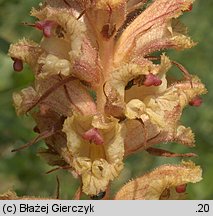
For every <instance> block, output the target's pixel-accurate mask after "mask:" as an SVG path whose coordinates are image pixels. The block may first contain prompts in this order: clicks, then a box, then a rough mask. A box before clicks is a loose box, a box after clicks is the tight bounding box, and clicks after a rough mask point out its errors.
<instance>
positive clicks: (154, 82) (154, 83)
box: [143, 73, 162, 87]
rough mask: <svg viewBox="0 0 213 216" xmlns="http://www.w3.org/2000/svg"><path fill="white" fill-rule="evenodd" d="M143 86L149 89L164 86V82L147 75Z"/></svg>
mask: <svg viewBox="0 0 213 216" xmlns="http://www.w3.org/2000/svg"><path fill="white" fill-rule="evenodd" d="M143 84H144V85H145V86H147V87H149V86H159V85H161V84H162V80H161V79H160V78H158V77H157V76H156V75H154V74H152V73H150V74H148V75H146V77H145V80H144V82H143Z"/></svg>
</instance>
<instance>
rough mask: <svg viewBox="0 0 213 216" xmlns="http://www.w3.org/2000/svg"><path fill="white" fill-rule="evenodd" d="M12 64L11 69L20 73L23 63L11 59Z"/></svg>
mask: <svg viewBox="0 0 213 216" xmlns="http://www.w3.org/2000/svg"><path fill="white" fill-rule="evenodd" d="M12 59H13V61H14V63H13V69H14V71H16V72H21V71H22V70H23V61H22V60H20V59H17V58H12Z"/></svg>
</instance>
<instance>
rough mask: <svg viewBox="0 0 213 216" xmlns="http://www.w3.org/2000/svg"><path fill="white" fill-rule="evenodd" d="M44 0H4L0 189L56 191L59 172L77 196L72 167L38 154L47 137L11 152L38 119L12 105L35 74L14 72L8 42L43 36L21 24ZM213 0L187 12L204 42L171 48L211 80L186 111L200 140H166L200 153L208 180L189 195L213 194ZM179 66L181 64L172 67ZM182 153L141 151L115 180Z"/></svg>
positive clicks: (67, 195) (66, 193)
mask: <svg viewBox="0 0 213 216" xmlns="http://www.w3.org/2000/svg"><path fill="white" fill-rule="evenodd" d="M39 2H40V0H30V1H26V0H10V1H8V0H0V193H2V192H5V191H7V189H14V190H15V191H16V192H17V194H18V195H20V196H21V195H34V196H42V197H50V196H55V194H56V188H57V183H56V175H57V176H58V177H59V179H60V183H61V196H60V198H63V199H71V198H72V196H73V194H74V192H75V190H76V188H77V186H78V182H77V181H76V180H74V179H73V178H72V176H71V175H70V174H68V173H67V172H66V171H58V172H55V173H52V174H49V175H46V174H45V172H46V171H48V170H49V169H51V167H49V166H48V165H46V164H45V163H44V161H43V160H42V159H40V158H39V157H38V156H37V155H36V150H37V149H38V148H39V146H40V147H41V146H43V145H44V144H43V143H42V142H41V143H39V144H38V145H35V146H33V147H31V148H29V149H27V150H23V151H21V152H18V153H11V150H12V149H14V148H17V147H18V146H20V145H23V144H25V143H26V142H27V141H29V140H30V139H32V138H33V137H34V136H35V134H34V133H33V132H32V128H33V127H34V123H33V121H32V119H31V118H30V117H28V116H25V117H17V116H16V114H15V112H14V108H13V106H12V99H11V98H12V92H13V91H17V90H19V89H22V88H23V87H26V86H27V85H29V84H30V83H31V82H32V80H33V77H32V74H31V72H30V70H29V68H28V67H25V69H24V72H22V73H19V74H17V73H14V72H13V70H12V61H11V60H10V58H9V57H8V56H7V50H8V46H9V44H10V43H12V42H16V41H17V40H18V39H20V38H22V37H27V38H31V39H34V40H35V41H39V40H40V37H41V34H40V33H39V32H37V31H34V30H33V29H32V28H29V27H25V26H23V25H21V22H31V21H32V20H33V19H32V18H31V17H29V11H30V9H31V7H32V6H37V5H38V3H39ZM212 11H213V1H212V0H205V1H203V0H197V1H196V3H195V4H194V7H193V10H192V12H191V13H185V14H184V16H183V17H182V18H181V19H182V20H183V21H184V23H185V24H186V25H187V26H188V27H189V33H190V35H191V36H192V38H193V39H194V40H195V41H197V42H199V43H198V45H197V46H196V47H195V48H193V49H191V50H186V51H183V52H174V51H169V53H168V55H169V56H170V57H171V58H172V59H174V60H176V61H179V62H180V63H182V64H183V65H184V66H185V67H186V68H187V69H189V70H190V72H191V73H193V74H197V75H198V76H199V77H200V78H201V79H202V81H203V82H204V83H205V84H206V87H207V89H208V91H209V93H208V94H207V95H205V96H204V97H203V99H204V103H203V105H202V106H201V107H200V108H195V107H188V108H187V109H186V110H185V111H184V115H183V117H182V122H184V124H185V125H187V126H191V127H192V129H193V131H194V132H195V134H196V143H197V146H196V148H194V149H187V148H185V147H183V146H180V145H178V144H173V143H170V144H169V143H168V144H161V145H159V146H162V145H163V147H164V148H165V149H168V150H172V151H174V152H182V153H184V152H189V151H193V152H195V153H197V154H198V155H199V157H198V158H195V159H193V161H195V163H197V164H200V165H201V166H202V168H203V181H201V182H200V183H198V184H195V185H189V186H188V192H189V199H213V184H212V182H213V141H212V140H213V108H212V105H213V102H212V101H213V92H212V90H213V73H212V70H211V67H212V66H211V65H212V62H213V26H212V20H213V13H212ZM172 70H173V71H176V69H175V68H173V69H172ZM180 161H181V159H168V158H158V157H153V156H150V155H148V154H147V153H146V152H141V153H138V154H136V155H133V156H131V157H129V158H128V159H127V160H126V166H125V169H124V170H123V172H122V174H121V175H120V177H119V179H117V180H116V181H114V182H113V184H112V188H113V192H115V191H116V190H117V189H118V188H119V187H120V186H121V185H122V184H123V183H126V182H127V181H128V180H129V179H132V178H135V177H138V176H141V175H142V174H143V173H144V172H146V171H148V170H151V169H153V168H154V167H156V166H158V165H160V164H165V163H178V162H180Z"/></svg>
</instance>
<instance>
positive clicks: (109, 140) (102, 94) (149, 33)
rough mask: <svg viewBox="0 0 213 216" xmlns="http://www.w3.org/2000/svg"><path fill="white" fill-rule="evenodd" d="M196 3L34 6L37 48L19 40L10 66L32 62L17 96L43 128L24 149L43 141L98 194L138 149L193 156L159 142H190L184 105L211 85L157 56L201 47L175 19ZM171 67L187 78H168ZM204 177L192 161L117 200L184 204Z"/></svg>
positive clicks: (96, 1)
mask: <svg viewBox="0 0 213 216" xmlns="http://www.w3.org/2000/svg"><path fill="white" fill-rule="evenodd" d="M193 2H194V1H193V0H153V1H152V2H151V3H150V2H149V1H146V0H46V1H45V2H44V3H43V4H41V5H40V6H39V8H38V9H32V11H31V15H32V16H34V17H36V18H37V19H38V21H37V22H35V23H34V24H26V25H29V26H32V27H34V28H36V29H38V30H41V31H42V33H43V38H42V40H41V42H40V43H39V44H37V43H35V42H33V41H30V40H28V39H22V40H20V41H19V42H18V43H15V44H12V45H11V47H10V50H9V55H10V56H11V58H12V59H13V60H14V65H13V66H14V70H15V71H21V70H22V69H23V63H27V64H29V66H30V67H31V69H32V71H33V73H34V77H35V82H34V85H33V87H32V86H30V87H28V88H25V89H23V90H22V91H21V92H18V93H14V95H13V99H14V104H15V108H16V111H17V114H26V113H30V114H31V115H32V116H33V118H34V119H35V121H36V124H37V126H36V127H35V131H37V132H38V133H39V135H38V136H37V137H36V138H35V139H34V140H33V141H32V142H30V143H29V144H28V145H26V146H29V145H31V144H33V143H35V142H37V141H39V140H41V139H44V140H45V143H46V144H47V146H48V148H47V149H42V150H40V151H39V153H40V155H42V156H43V157H44V158H45V159H46V160H47V162H48V163H49V164H50V165H54V166H56V165H57V166H58V167H61V168H65V167H66V169H67V170H69V171H70V172H71V173H72V174H74V175H76V176H77V177H78V178H80V179H81V181H82V191H83V192H84V193H86V194H88V195H90V196H91V197H93V198H102V197H103V196H104V192H105V191H106V190H107V187H108V185H109V183H110V181H112V180H113V179H115V178H116V177H117V176H118V175H119V174H120V172H121V170H122V169H123V166H124V158H125V157H126V156H128V155H130V154H133V153H135V152H137V151H141V150H146V151H148V152H149V153H151V154H154V155H162V156H168V157H174V156H194V154H185V155H184V154H175V153H172V152H168V151H164V150H161V149H156V148H154V147H153V146H154V145H155V144H158V143H161V142H171V141H175V142H177V143H181V144H183V145H186V146H189V147H192V146H194V142H195V141H194V135H193V133H192V131H191V129H190V128H186V127H185V126H183V125H181V124H180V121H179V120H180V117H181V114H182V110H183V108H185V106H187V105H188V104H189V105H192V106H199V105H200V104H201V102H202V101H201V99H200V97H199V95H201V94H204V93H206V89H205V87H204V85H203V84H202V83H201V81H200V80H199V79H198V77H196V76H192V75H190V74H189V73H188V71H187V70H186V69H185V68H184V67H183V66H182V65H181V64H180V63H178V62H175V61H172V60H170V59H169V58H168V57H167V56H166V55H165V54H161V56H157V55H155V56H153V55H152V53H154V52H155V51H161V50H165V49H170V48H171V49H176V50H183V49H189V48H191V47H193V46H194V45H195V43H194V42H193V41H192V40H191V39H190V38H189V37H188V36H187V29H186V27H185V26H184V25H183V24H182V23H181V22H180V21H179V20H178V17H179V16H180V15H181V14H182V13H183V12H185V11H190V10H191V9H192V4H193ZM172 65H175V66H177V67H178V68H179V69H180V71H181V72H182V73H183V79H182V80H178V81H169V80H168V78H167V72H168V71H169V70H170V68H171V67H172ZM92 94H93V97H92V96H91V95H92ZM94 95H95V96H94ZM94 98H95V99H94ZM26 146H23V147H21V148H24V147H26ZM200 180H201V169H200V167H199V166H195V165H194V164H193V163H192V162H182V164H181V165H177V166H175V165H164V166H161V167H159V168H157V169H156V170H154V171H153V172H151V173H149V174H146V175H145V176H143V177H141V178H138V179H136V180H133V181H131V182H130V183H128V184H127V185H125V186H124V187H123V188H122V189H121V190H120V191H119V192H118V193H117V195H116V197H115V198H116V199H178V198H182V197H183V194H184V193H185V190H186V184H187V183H189V182H192V183H195V182H198V181H200Z"/></svg>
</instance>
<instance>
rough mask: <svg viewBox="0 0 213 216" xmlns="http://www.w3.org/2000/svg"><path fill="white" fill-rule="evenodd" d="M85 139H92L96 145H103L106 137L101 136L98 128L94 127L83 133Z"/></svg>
mask: <svg viewBox="0 0 213 216" xmlns="http://www.w3.org/2000/svg"><path fill="white" fill-rule="evenodd" d="M83 139H85V140H87V141H90V142H93V143H95V144H96V145H102V144H103V143H104V139H103V137H102V136H101V134H100V132H99V131H98V129H97V128H92V129H90V130H88V131H86V132H85V133H84V134H83Z"/></svg>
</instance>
